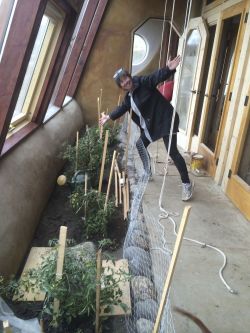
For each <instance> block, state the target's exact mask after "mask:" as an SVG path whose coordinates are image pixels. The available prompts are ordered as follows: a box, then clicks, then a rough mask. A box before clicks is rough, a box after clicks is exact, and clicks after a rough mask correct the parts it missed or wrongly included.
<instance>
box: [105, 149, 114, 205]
mask: <svg viewBox="0 0 250 333" xmlns="http://www.w3.org/2000/svg"><path fill="white" fill-rule="evenodd" d="M115 157H116V150H114V152H113V158H112V164H111V169H110V173H109V182H108V188H107V194H106V199H105V204H104V210H106V209H107V204H108V198H109V192H110V186H111V181H112V176H113V170H114V165H115Z"/></svg>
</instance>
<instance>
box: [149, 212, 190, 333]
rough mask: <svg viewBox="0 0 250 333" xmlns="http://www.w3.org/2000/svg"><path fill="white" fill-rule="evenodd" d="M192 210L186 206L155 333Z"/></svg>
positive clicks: (156, 332) (156, 329) (155, 330)
mask: <svg viewBox="0 0 250 333" xmlns="http://www.w3.org/2000/svg"><path fill="white" fill-rule="evenodd" d="M190 210H191V206H186V207H185V208H184V211H183V215H182V219H181V224H180V227H179V231H178V234H177V237H176V241H175V246H174V252H173V255H172V259H171V262H170V265H169V269H168V273H167V277H166V281H165V285H164V288H163V292H162V297H161V302H160V305H159V309H158V313H157V317H156V321H155V326H154V330H153V333H158V331H159V328H160V323H161V317H162V313H163V310H164V306H165V304H166V301H167V296H168V292H169V288H170V284H171V281H172V277H173V274H174V269H175V265H176V262H177V258H178V254H179V251H180V247H181V242H182V239H183V235H184V231H185V227H186V224H187V221H188V217H189V213H190Z"/></svg>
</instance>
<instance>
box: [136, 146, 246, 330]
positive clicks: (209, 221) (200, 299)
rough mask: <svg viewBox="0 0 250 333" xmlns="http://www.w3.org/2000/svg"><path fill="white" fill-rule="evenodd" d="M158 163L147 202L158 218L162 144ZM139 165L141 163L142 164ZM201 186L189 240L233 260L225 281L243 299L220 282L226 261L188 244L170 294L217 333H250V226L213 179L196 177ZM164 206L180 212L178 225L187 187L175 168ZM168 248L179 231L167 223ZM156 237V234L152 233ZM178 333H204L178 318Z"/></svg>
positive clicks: (148, 209) (153, 151)
mask: <svg viewBox="0 0 250 333" xmlns="http://www.w3.org/2000/svg"><path fill="white" fill-rule="evenodd" d="M149 150H150V154H151V156H156V153H157V151H158V154H159V159H158V162H159V163H156V168H155V175H154V177H153V181H151V182H149V183H148V186H147V189H146V193H145V194H144V198H143V210H144V216H145V218H146V220H147V218H148V216H150V218H151V219H152V217H153V218H154V219H157V218H158V215H159V213H160V210H159V205H158V201H159V195H160V190H161V186H162V181H163V167H164V159H165V156H166V153H165V149H164V147H163V144H162V142H159V144H158V147H157V144H156V143H154V144H152V145H151V146H150V149H149ZM138 163H140V162H139V161H138ZM190 176H191V178H192V179H193V180H194V181H195V193H194V196H193V199H192V200H191V201H190V202H189V203H188V204H190V205H191V206H192V209H191V213H190V217H189V221H188V225H187V228H186V231H185V236H186V237H190V238H193V239H196V240H199V241H201V242H205V243H207V244H211V245H214V246H216V247H218V248H219V249H220V250H222V251H223V252H224V253H225V255H226V257H227V266H226V268H225V270H224V278H225V280H226V282H227V283H228V284H229V286H230V287H231V288H233V289H234V290H236V291H237V292H238V293H237V294H232V293H230V292H229V291H228V290H227V289H226V287H225V285H224V284H223V283H222V281H221V279H220V277H219V269H220V267H221V265H222V263H223V258H222V256H221V255H220V254H219V253H217V252H216V251H214V250H211V249H209V248H202V247H201V246H200V245H197V244H194V243H191V242H188V241H185V240H184V241H183V243H182V246H181V251H180V255H179V257H178V262H177V266H176V269H175V273H174V277H173V281H172V288H171V293H170V298H171V305H172V306H179V307H181V308H183V309H185V310H187V311H189V312H192V313H193V314H194V315H196V316H197V317H199V318H200V319H201V320H202V321H203V322H204V323H205V324H206V326H207V327H208V328H209V329H210V330H211V331H212V332H213V333H215V332H216V333H249V332H250V259H249V258H250V256H249V249H250V223H249V222H248V221H247V220H246V219H245V218H244V217H243V215H242V214H241V213H240V212H239V210H238V209H237V208H235V207H234V205H233V204H232V203H231V202H230V201H229V199H228V198H227V197H226V195H225V194H224V193H223V192H222V191H221V189H220V187H219V186H218V185H216V184H215V183H214V181H213V180H212V179H211V178H210V177H197V176H194V175H192V174H191V175H190ZM162 203H163V206H164V208H166V209H167V210H168V211H172V212H177V213H178V214H179V216H178V217H175V218H174V219H175V221H176V223H177V225H179V223H180V220H181V215H182V212H183V209H184V206H185V203H184V202H182V201H181V182H180V178H179V175H178V173H177V170H176V168H175V167H174V166H170V167H169V172H168V175H167V179H166V184H165V189H164V195H163V201H162ZM161 223H162V224H163V225H164V228H165V232H166V235H167V236H166V240H167V244H168V247H169V248H170V249H173V247H174V242H175V236H174V234H173V226H172V224H171V223H169V222H168V221H167V220H162V222H161ZM150 233H151V236H153V233H154V231H153V230H150ZM173 316H174V322H175V329H176V332H177V333H196V332H200V329H199V328H197V326H196V325H195V324H193V323H192V322H191V321H190V320H189V319H186V318H185V317H182V316H181V315H179V314H176V313H173Z"/></svg>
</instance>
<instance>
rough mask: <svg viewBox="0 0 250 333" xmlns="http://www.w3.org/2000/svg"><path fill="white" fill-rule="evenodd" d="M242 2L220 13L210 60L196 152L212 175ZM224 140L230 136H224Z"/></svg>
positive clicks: (239, 43)
mask: <svg viewBox="0 0 250 333" xmlns="http://www.w3.org/2000/svg"><path fill="white" fill-rule="evenodd" d="M245 11H246V2H245V1H243V2H241V3H239V4H237V5H234V6H232V7H230V8H228V9H227V10H225V11H224V12H222V13H221V19H220V22H219V23H218V29H219V30H218V31H217V35H218V36H219V37H218V38H217V42H216V45H215V47H216V51H215V52H214V59H213V62H212V69H211V70H213V75H212V79H211V82H210V91H209V92H208V93H206V96H207V98H208V101H207V106H206V122H205V125H204V127H203V133H202V140H201V141H202V142H201V144H200V145H199V152H201V153H202V154H203V155H205V158H206V162H207V169H208V172H209V174H210V175H211V176H212V177H214V175H215V172H216V167H217V164H218V161H219V155H220V150H221V145H222V139H223V135H224V128H225V124H226V121H227V113H228V109H229V106H230V101H231V98H232V94H233V93H236V92H233V85H234V82H235V76H236V73H237V67H238V60H239V53H240V50H241V46H242V40H243V35H244V32H245V26H246V24H244V19H245ZM227 139H228V140H229V139H230V138H227Z"/></svg>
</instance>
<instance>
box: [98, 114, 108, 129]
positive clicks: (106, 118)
mask: <svg viewBox="0 0 250 333" xmlns="http://www.w3.org/2000/svg"><path fill="white" fill-rule="evenodd" d="M109 119H110V118H109V115H108V114H104V113H102V116H101V118H100V119H99V124H100V125H101V126H103V125H104V124H105V123H106V121H108V120H109Z"/></svg>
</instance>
